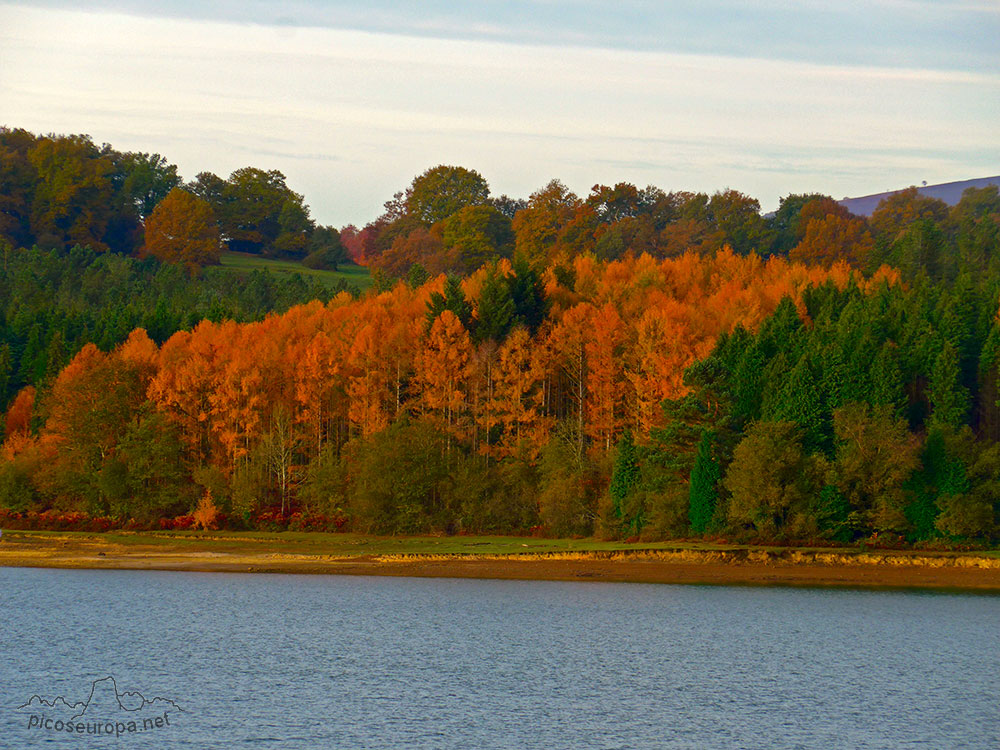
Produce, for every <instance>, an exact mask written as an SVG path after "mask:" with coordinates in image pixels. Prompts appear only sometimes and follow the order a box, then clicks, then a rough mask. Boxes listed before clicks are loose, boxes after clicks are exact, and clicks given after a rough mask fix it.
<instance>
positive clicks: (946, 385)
mask: <svg viewBox="0 0 1000 750" xmlns="http://www.w3.org/2000/svg"><path fill="white" fill-rule="evenodd" d="M960 374H961V373H960V370H959V366H958V352H957V351H956V349H955V347H954V346H952V345H951V342H950V341H946V342H945V343H944V346H943V347H942V349H941V353H940V354H938V356H937V358H936V359H935V360H934V369H933V371H932V372H931V382H930V388H929V394H928V395H929V397H930V402H931V406H932V411H931V419H930V423H931V425H933V426H947V427H952V428H958V427H961V426H962V425H963V424H965V420H966V418H967V416H968V413H969V392H968V390H966V388H965V387H964V386H963V385H962V384H961V381H960Z"/></svg>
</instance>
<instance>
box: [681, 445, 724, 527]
mask: <svg viewBox="0 0 1000 750" xmlns="http://www.w3.org/2000/svg"><path fill="white" fill-rule="evenodd" d="M719 475H720V472H719V464H718V463H717V462H716V461H715V459H714V458H713V457H712V439H711V438H710V437H709V434H708V431H707V430H703V431H702V433H701V442H699V443H698V453H697V455H696V456H695V459H694V469H692V471H691V488H690V494H689V500H688V520H689V521H690V523H691V531H692V532H694V533H695V534H704V533H705V530H706V529H707V528H708V524H709V523H710V522H711V520H712V516H713V514H714V513H715V502H716V499H717V497H718V489H717V485H718V482H719Z"/></svg>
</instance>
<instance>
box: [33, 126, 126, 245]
mask: <svg viewBox="0 0 1000 750" xmlns="http://www.w3.org/2000/svg"><path fill="white" fill-rule="evenodd" d="M28 160H29V161H30V162H31V165H32V166H33V167H34V169H35V171H36V173H37V175H38V182H37V183H36V186H35V193H34V197H33V200H32V204H31V233H32V234H33V235H34V238H35V242H37V243H38V244H39V245H41V246H42V247H58V248H67V247H69V246H72V245H74V244H79V245H83V246H85V247H88V246H89V247H91V248H92V249H94V250H97V251H98V252H102V251H107V250H109V249H110V248H109V246H108V243H107V242H106V241H105V234H106V232H107V229H108V224H109V222H110V220H111V213H112V207H113V206H114V195H113V191H112V185H111V175H112V173H113V171H114V165H113V164H112V163H111V160H110V159H109V158H107V157H105V156H103V155H102V154H101V153H100V151H99V150H98V149H97V147H96V146H94V144H93V142H91V140H90V138H89V137H88V136H82V135H80V136H76V135H74V136H59V137H55V138H39V139H38V140H37V141H36V142H35V143H34V145H33V146H32V147H31V149H30V150H29V151H28Z"/></svg>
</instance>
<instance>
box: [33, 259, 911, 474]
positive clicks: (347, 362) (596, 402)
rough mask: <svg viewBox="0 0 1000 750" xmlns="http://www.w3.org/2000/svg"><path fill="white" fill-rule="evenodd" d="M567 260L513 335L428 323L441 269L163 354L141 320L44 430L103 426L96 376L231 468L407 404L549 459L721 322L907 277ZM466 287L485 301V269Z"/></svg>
mask: <svg viewBox="0 0 1000 750" xmlns="http://www.w3.org/2000/svg"><path fill="white" fill-rule="evenodd" d="M504 272H505V273H510V272H511V271H510V270H509V269H507V268H506V267H505V269H504ZM572 273H573V277H574V279H575V281H574V282H573V283H572V284H571V285H567V284H565V283H561V282H558V281H557V280H556V279H555V278H554V277H553V276H552V275H551V274H549V275H548V277H547V286H548V289H549V293H550V300H551V302H552V307H551V310H550V313H549V318H548V320H546V321H545V322H544V323H543V324H542V326H541V327H540V328H539V329H538V331H537V332H536V333H535V334H534V335H532V334H530V333H529V332H528V331H527V330H526V329H524V328H514V330H513V331H512V332H511V333H510V334H509V335H508V336H507V337H506V339H505V340H503V341H501V342H494V341H490V340H488V339H487V340H486V341H483V342H481V343H478V344H476V343H474V340H473V338H472V337H471V336H470V332H469V331H467V330H466V329H465V327H464V326H463V325H462V323H461V321H460V320H459V319H458V317H456V316H455V315H454V314H453V313H451V312H450V311H445V312H443V313H442V314H441V315H440V316H438V317H437V318H436V320H435V321H434V322H433V325H431V326H428V325H427V321H426V312H427V302H428V299H429V297H430V295H431V293H432V292H433V291H438V290H440V289H441V288H442V285H443V279H442V278H440V277H439V278H437V279H434V280H432V281H430V282H428V283H427V284H425V285H423V286H422V287H419V288H417V289H411V288H410V287H409V286H407V285H406V284H402V283H400V284H399V285H397V286H396V287H395V288H393V289H392V290H390V291H386V292H382V293H380V294H376V293H369V294H368V295H367V296H365V297H362V298H361V299H353V298H351V297H350V295H347V294H341V295H339V296H337V297H336V298H335V299H333V300H331V301H330V302H329V303H328V304H325V305H324V304H322V303H320V302H312V303H309V304H307V305H302V306H299V307H295V308H292V309H291V310H289V311H288V312H287V313H284V314H282V315H271V316H269V317H268V318H266V319H265V320H263V321H261V322H258V323H250V324H245V325H240V324H236V323H233V322H223V323H212V322H210V321H203V322H202V323H200V324H199V325H198V326H197V327H196V328H195V329H194V330H193V331H190V332H186V331H185V332H179V333H177V334H175V335H174V336H172V337H171V338H170V339H169V340H168V341H167V342H166V343H165V344H164V345H163V346H162V347H161V348H160V349H159V350H157V349H156V347H155V345H154V344H153V342H151V341H150V340H149V339H148V337H147V336H146V335H145V333H144V332H140V331H137V332H135V333H133V335H132V336H131V337H130V338H129V340H128V341H127V342H126V343H125V344H123V345H122V346H121V347H120V348H119V350H118V351H116V352H114V353H113V354H112V355H104V354H102V353H101V352H99V351H97V350H96V349H93V347H90V348H87V349H85V350H84V351H82V352H81V353H80V355H78V356H77V358H76V359H74V361H73V363H72V364H71V365H69V366H68V367H67V369H66V370H65V371H64V372H63V373H62V374H61V375H60V376H59V378H58V380H57V381H56V387H55V389H54V395H55V396H57V397H58V398H57V401H58V403H56V404H55V406H56V408H54V409H53V410H52V412H51V416H50V419H49V426H48V427H47V428H46V430H48V431H50V432H52V433H53V434H55V435H60V436H65V435H68V434H69V433H70V432H71V431H72V428H74V427H75V428H76V429H83V428H85V427H86V428H92V425H90V424H89V420H83V421H81V420H78V419H73V418H72V414H71V412H72V411H73V410H86V409H88V408H89V407H88V401H87V399H92V400H93V399H95V398H97V395H98V393H99V392H98V391H95V390H93V389H95V388H101V389H103V390H102V391H100V393H104V392H106V390H107V388H108V387H109V385H115V384H121V385H119V386H117V387H119V388H121V389H122V393H123V394H124V395H123V397H126V396H127V397H129V398H134V395H133V394H135V392H136V389H137V388H138V389H141V390H140V393H141V394H144V396H145V398H146V399H147V400H148V401H149V402H150V404H151V406H152V407H154V408H155V409H157V410H158V411H159V412H161V413H162V414H164V415H165V416H166V417H167V418H168V419H169V420H171V421H172V422H173V423H174V424H175V425H176V426H177V427H178V428H179V429H180V432H181V435H182V439H183V440H184V441H185V442H186V444H187V446H188V448H189V450H190V451H191V452H192V454H193V458H194V459H195V460H197V461H201V462H208V463H211V464H213V465H215V466H217V467H218V468H220V469H221V470H223V471H227V472H228V471H231V470H232V469H233V468H235V467H236V466H237V464H238V462H239V461H240V460H242V459H244V458H245V457H246V456H247V455H248V454H249V452H250V451H251V450H252V449H253V447H254V446H255V445H257V444H258V443H259V442H260V441H261V440H262V439H263V437H264V434H265V433H266V432H267V430H268V429H269V427H268V426H269V425H272V424H274V423H276V422H275V420H276V419H279V417H280V416H281V415H287V416H288V417H290V419H289V420H288V422H289V424H290V425H291V427H290V429H291V430H292V433H293V434H292V443H293V444H294V446H295V450H296V451H297V455H298V456H299V460H309V459H311V458H312V457H313V456H315V455H317V454H318V453H319V451H320V450H321V449H322V447H323V446H324V445H325V444H326V443H327V442H328V441H337V442H338V443H342V442H343V441H344V440H346V439H347V438H348V437H350V436H351V435H361V436H367V435H371V434H373V433H376V432H378V431H380V430H383V429H385V428H386V427H388V425H389V424H390V423H392V422H393V421H394V420H396V419H397V418H399V417H400V416H402V415H404V414H406V413H409V414H410V415H412V416H413V417H414V418H417V419H424V420H428V421H430V422H432V423H434V424H436V425H437V426H438V427H439V428H440V429H441V430H442V431H443V432H445V433H447V434H448V435H449V436H450V437H449V440H457V441H461V442H464V443H465V444H466V445H468V446H469V447H470V448H471V449H472V450H474V451H477V452H479V453H482V454H485V455H489V456H493V457H496V458H502V457H503V456H507V455H512V454H514V453H518V454H520V455H528V456H531V455H537V451H538V449H539V448H540V447H541V446H542V445H544V443H545V442H546V441H547V440H548V436H549V434H550V432H551V430H552V428H553V426H554V424H555V423H556V422H558V421H563V422H566V423H567V424H569V425H571V426H572V427H574V428H576V435H577V436H578V440H579V447H580V449H583V448H584V447H585V446H587V445H589V446H590V447H591V449H593V450H606V449H608V448H610V447H611V446H613V445H614V443H615V441H616V440H617V438H618V436H619V435H620V434H621V433H622V431H623V430H624V429H626V428H629V429H631V430H632V431H633V432H634V433H635V434H636V435H637V436H638V437H639V438H640V439H642V438H644V437H645V436H648V434H649V431H650V430H651V429H653V428H654V427H656V426H657V425H658V424H659V420H660V418H661V411H660V408H659V405H660V403H661V402H662V401H663V400H664V399H667V398H676V397H679V396H681V395H683V394H684V393H685V386H684V385H683V380H682V375H683V371H684V369H685V368H686V367H687V366H688V365H690V364H691V363H693V362H694V361H695V360H697V359H700V358H702V357H704V356H706V355H707V354H708V353H709V352H710V351H711V349H712V347H713V346H714V344H715V341H716V338H717V337H718V336H719V335H720V334H721V333H723V332H725V331H730V330H732V329H733V328H734V327H735V326H737V325H743V326H745V327H747V328H749V329H755V328H756V327H757V326H758V325H759V324H760V323H761V322H762V321H763V320H764V319H765V318H766V317H767V316H768V315H770V314H771V312H773V311H774V309H775V308H776V307H777V305H778V303H779V302H780V301H781V300H782V298H784V297H785V296H790V297H791V298H792V299H793V300H794V301H795V302H796V304H797V305H798V306H799V309H800V314H804V311H803V309H802V305H801V296H802V292H803V290H804V289H805V288H806V287H808V286H809V285H812V284H819V283H823V282H826V281H832V282H833V283H835V284H837V285H838V286H840V287H844V286H846V285H848V284H852V283H853V284H859V285H862V286H866V285H868V284H874V283H881V282H882V281H888V282H890V283H895V282H896V281H898V279H897V277H896V276H895V272H893V271H890V270H882V271H880V272H879V273H878V274H876V275H875V276H874V277H873V278H872V279H871V280H869V281H865V280H864V279H863V278H862V277H861V276H860V275H858V274H857V273H856V272H854V271H852V270H851V269H850V267H848V266H847V265H846V264H843V263H837V264H834V265H833V266H832V267H831V268H827V269H824V268H821V267H817V266H811V267H809V266H805V265H801V264H796V263H790V262H788V261H785V260H783V259H780V258H771V259H769V260H767V261H764V260H761V259H760V258H759V257H758V256H756V255H750V256H738V255H736V254H734V253H733V252H732V251H730V250H728V249H723V250H721V251H719V252H718V253H716V254H714V255H712V256H702V255H698V254H694V253H687V254H684V255H681V256H679V257H677V258H670V259H665V260H655V259H653V258H651V257H650V256H648V255H642V256H640V257H638V258H634V257H631V256H628V257H626V258H625V259H623V260H620V261H614V262H607V263H605V262H600V261H597V260H595V259H594V258H593V257H592V256H589V255H581V256H578V257H577V258H575V259H574V260H573V267H572ZM465 288H466V293H467V294H468V295H469V299H470V302H472V303H473V305H474V306H475V305H476V304H478V295H479V289H481V288H482V284H481V279H479V278H478V277H476V276H474V277H472V279H470V280H469V281H468V282H467V283H466V284H465ZM474 318H475V314H474ZM84 375H86V378H84ZM81 378H83V379H81ZM125 385H127V386H128V387H124V386H125ZM63 391H65V394H63V397H60V396H59V394H60V393H62V392H63ZM102 397H103V396H102ZM24 399H25V400H27V399H28V396H27V395H26V396H24ZM74 399H75V400H74ZM98 400H100V399H98ZM101 403H102V404H103V406H102V408H103V409H104V410H105V411H108V410H109V409H110V406H109V405H108V404H105V403H104V402H103V401H101ZM18 408H19V409H21V411H23V408H22V407H20V406H19V407H18ZM279 421H280V420H279ZM22 422H23V419H22V418H20V417H15V418H14V420H13V423H14V425H15V427H17V426H18V425H20V424H21V423H22ZM78 422H79V423H80V424H77V423H78ZM98 432H99V430H98ZM44 437H45V436H44V434H43V436H42V438H43V440H44Z"/></svg>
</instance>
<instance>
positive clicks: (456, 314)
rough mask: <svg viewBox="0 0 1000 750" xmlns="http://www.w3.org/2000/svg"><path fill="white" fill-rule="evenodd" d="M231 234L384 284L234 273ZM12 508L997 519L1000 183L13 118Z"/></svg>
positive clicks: (242, 248)
mask: <svg viewBox="0 0 1000 750" xmlns="http://www.w3.org/2000/svg"><path fill="white" fill-rule="evenodd" d="M224 253H240V254H243V255H247V256H254V257H258V256H259V257H261V258H280V259H285V260H289V261H294V262H296V263H301V264H302V267H303V269H336V268H342V267H344V266H354V265H359V266H363V267H366V268H367V269H368V272H369V273H370V275H371V279H372V285H371V287H370V288H369V289H367V290H365V291H364V292H362V291H360V290H359V289H357V288H355V287H352V286H350V285H349V284H343V283H342V284H340V285H338V286H332V287H331V286H330V285H323V284H320V283H318V282H316V281H315V280H314V279H313V278H311V277H309V276H308V275H305V274H303V275H301V276H300V275H297V274H296V275H292V276H289V277H284V278H278V277H277V276H275V275H273V274H269V273H267V272H262V271H252V272H248V273H246V274H244V275H239V274H232V273H222V271H221V269H220V268H219V267H218V266H219V262H220V258H221V257H222V256H223V254H224ZM0 308H2V309H0V312H2V315H0V409H2V412H3V413H4V414H5V418H4V421H3V425H2V428H3V433H2V434H3V444H2V447H0V526H6V527H18V526H20V527H25V528H80V529H95V530H101V529H108V528H136V529H150V528H151V529H174V528H191V527H204V528H217V527H226V528H232V529H304V530H328V531H336V530H357V531H363V532H370V533H379V534H402V533H428V532H432V533H446V534H452V533H486V532H491V533H519V534H521V533H532V534H538V535H550V536H590V535H597V536H601V537H605V538H616V539H643V540H649V539H678V538H711V539H726V540H733V541H742V542H746V541H766V542H784V543H806V542H809V543H824V542H827V543H838V544H843V543H865V544H879V543H884V544H893V545H899V544H920V545H928V544H933V545H983V544H991V543H993V542H994V541H995V540H996V538H997V537H998V536H1000V526H998V519H1000V516H998V513H1000V443H998V440H1000V406H998V399H1000V382H998V378H1000V317H998V310H1000V196H998V192H997V188H996V187H992V188H983V189H969V190H967V191H966V192H965V194H964V195H963V197H962V200H961V201H960V202H959V203H957V204H956V205H954V206H948V205H946V204H945V203H943V202H941V201H938V200H935V199H932V198H928V197H925V196H923V195H921V194H920V193H919V192H918V191H917V190H916V189H915V188H911V189H908V190H904V191H901V192H899V193H896V194H894V195H892V196H891V197H889V198H888V199H886V200H884V201H883V202H882V203H881V204H880V205H879V207H878V209H877V210H876V211H875V212H874V213H873V214H872V215H871V216H870V217H862V216H855V215H852V214H850V213H849V212H848V211H846V209H844V208H843V207H842V206H840V205H839V204H838V203H837V202H836V201H835V200H833V199H832V198H830V197H829V196H824V195H818V194H809V195H794V194H793V195H789V196H787V197H786V198H784V199H783V200H782V202H781V205H780V207H779V208H778V210H777V211H776V212H775V213H774V214H772V215H769V216H763V215H762V214H761V211H760V205H759V203H758V202H757V200H755V199H753V198H751V197H750V196H747V195H744V194H742V193H739V192H737V191H735V190H729V189H725V190H720V191H719V192H716V193H715V194H713V195H707V194H703V193H689V192H665V191H663V190H661V189H659V188H656V187H653V186H649V187H645V188H639V187H637V186H634V185H631V184H628V183H619V184H616V185H614V186H604V185H595V186H594V187H593V189H592V190H591V192H590V194H589V195H587V196H585V197H580V196H577V195H575V194H573V193H572V192H570V191H569V189H568V188H566V187H565V186H564V185H563V184H562V183H561V182H559V181H558V180H553V181H552V182H550V183H549V184H547V185H545V186H543V187H541V188H540V189H539V190H537V191H536V192H534V193H532V194H531V195H530V196H528V197H527V198H510V197H508V196H494V195H492V194H491V192H490V189H489V185H488V184H487V182H486V180H485V179H484V178H483V177H482V175H480V174H479V173H478V172H476V171H474V170H472V169H467V168H463V167H453V166H438V167H433V168H431V169H428V170H427V171H426V172H424V173H422V174H420V175H418V176H416V177H415V178H414V179H413V181H412V182H411V183H410V185H409V186H408V187H406V188H405V189H403V190H401V191H400V192H399V193H397V194H396V195H395V196H393V197H392V198H391V199H389V200H388V201H387V202H386V204H385V211H384V213H383V214H382V215H380V216H378V217H376V218H374V219H373V220H372V221H371V222H370V223H368V224H367V225H366V226H364V227H361V228H358V227H354V226H346V227H341V228H339V229H338V228H335V227H332V226H322V225H318V224H317V223H316V222H315V221H314V220H313V219H312V218H311V216H310V211H309V208H308V206H307V205H306V203H305V201H304V198H303V196H301V195H299V194H297V193H295V192H294V191H292V190H291V189H290V188H289V187H288V186H287V184H286V181H285V177H284V175H282V174H281V172H278V171H274V170H272V171H264V170H262V169H257V168H252V167H246V168H244V169H240V170H237V171H236V172H233V173H232V175H230V176H229V177H228V178H222V177H219V176H216V175H214V174H211V173H208V172H202V173H200V174H198V175H197V176H196V177H195V178H194V179H193V180H192V181H190V182H186V183H185V182H183V181H182V180H181V178H180V177H179V175H178V174H177V169H176V167H174V166H173V165H171V164H170V163H169V162H168V161H167V159H166V158H164V157H162V156H160V155H158V154H142V153H123V152H119V151H117V150H115V149H114V148H113V147H111V146H109V145H103V146H98V145H96V144H94V143H93V142H92V141H91V140H90V139H89V138H88V137H86V136H57V135H47V136H42V135H34V134H32V133H29V132H27V131H24V130H16V129H8V128H0Z"/></svg>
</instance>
